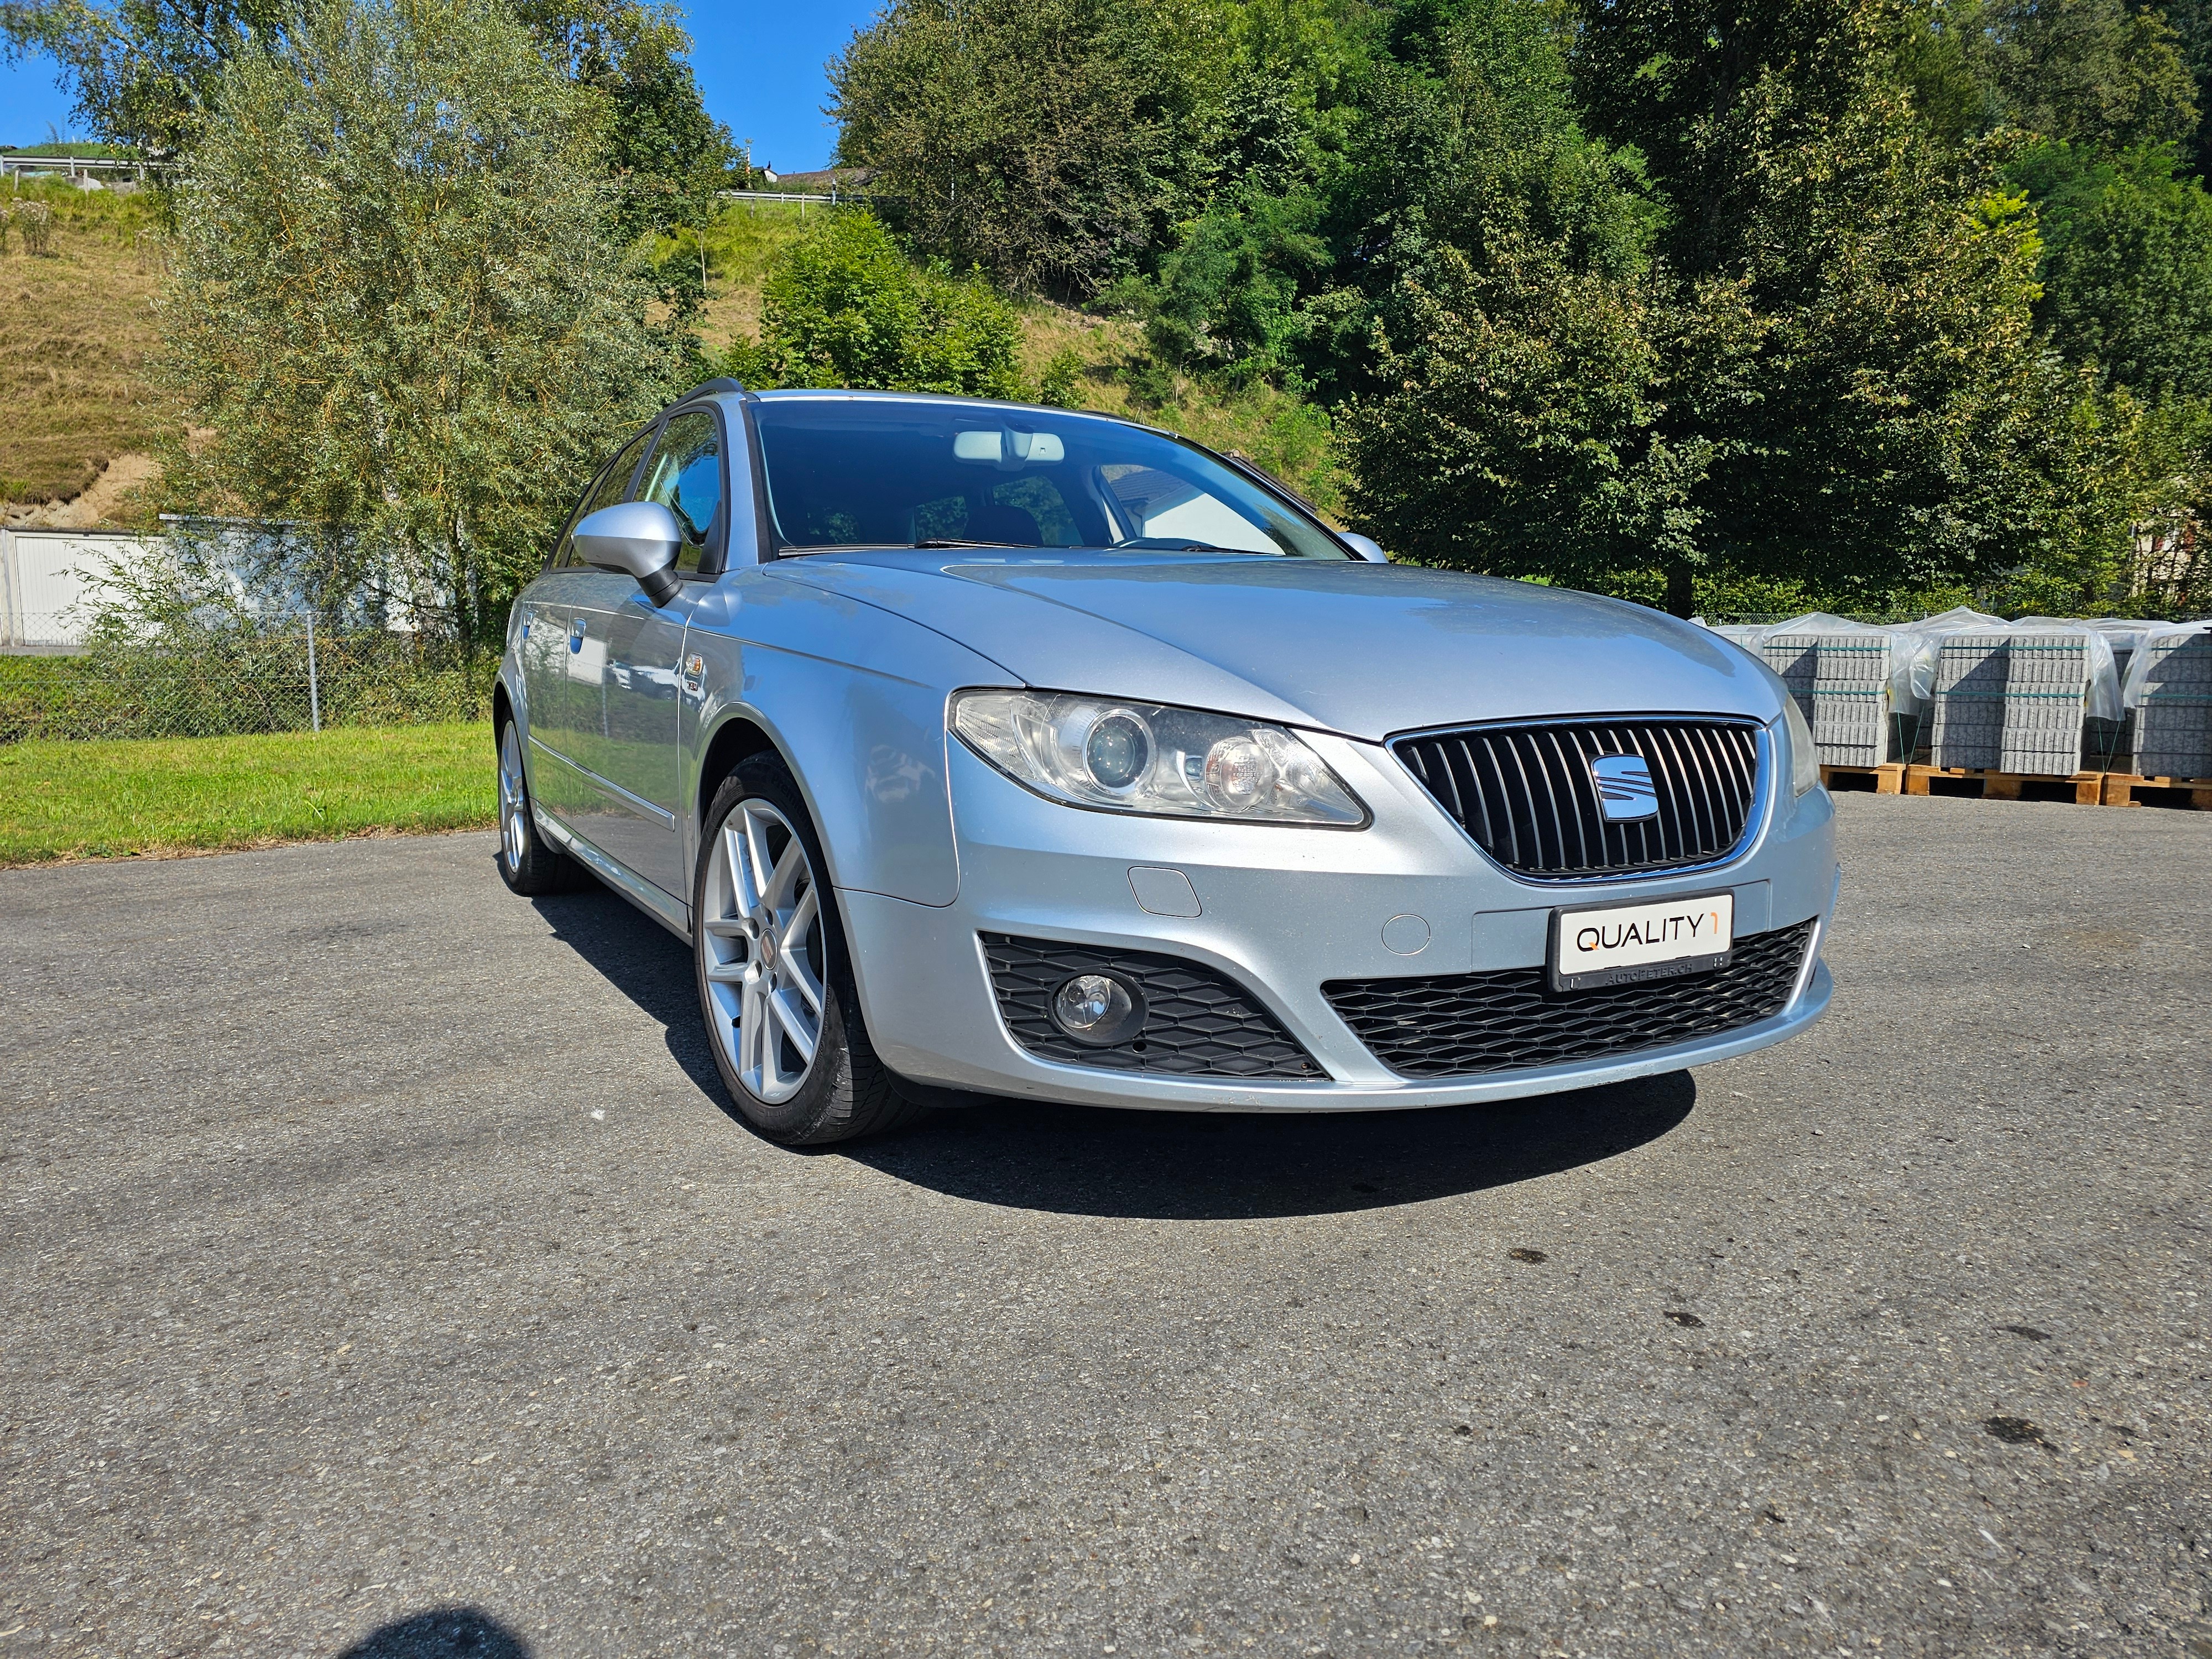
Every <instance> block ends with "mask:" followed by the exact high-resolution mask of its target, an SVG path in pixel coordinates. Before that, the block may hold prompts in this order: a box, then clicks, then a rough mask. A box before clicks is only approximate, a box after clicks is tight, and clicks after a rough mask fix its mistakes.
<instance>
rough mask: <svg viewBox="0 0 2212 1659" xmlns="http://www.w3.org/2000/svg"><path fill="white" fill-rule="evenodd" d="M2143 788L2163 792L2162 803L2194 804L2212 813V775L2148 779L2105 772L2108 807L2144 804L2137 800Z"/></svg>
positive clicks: (2125, 773)
mask: <svg viewBox="0 0 2212 1659" xmlns="http://www.w3.org/2000/svg"><path fill="white" fill-rule="evenodd" d="M2139 790H2157V791H2160V792H2161V799H2160V805H2174V806H2183V805H2187V806H2193V807H2195V808H2196V809H2197V811H2200V812H2212V778H2146V777H2141V776H2138V775H2136V774H2135V773H2133V772H2107V773H2106V774H2105V805H2107V806H2141V805H2142V802H2141V801H2139V800H2137V799H2136V798H2135V797H2136V792H2138V791H2139Z"/></svg>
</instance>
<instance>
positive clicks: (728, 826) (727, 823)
mask: <svg viewBox="0 0 2212 1659" xmlns="http://www.w3.org/2000/svg"><path fill="white" fill-rule="evenodd" d="M819 892H820V890H819V888H818V887H817V884H816V880H815V874H814V866H813V863H812V861H811V860H809V859H808V857H807V856H806V845H805V842H802V841H801V840H800V839H799V834H798V832H797V831H796V830H795V829H793V827H792V824H791V821H790V820H789V819H788V818H787V817H784V815H783V814H782V813H781V812H780V811H777V810H776V809H775V807H774V806H773V805H769V803H768V802H767V801H765V800H762V799H757V798H753V799H745V800H742V801H740V802H738V805H737V806H736V808H735V809H734V810H733V811H732V812H731V813H730V815H729V817H726V818H725V819H724V820H723V821H722V827H721V829H720V830H719V831H718V832H717V834H716V839H715V844H714V856H713V858H712V859H711V860H710V861H709V863H708V872H707V884H706V891H705V893H704V894H703V895H702V898H703V900H704V902H703V903H702V905H701V907H700V908H701V921H700V925H699V934H700V938H699V949H700V951H701V952H702V961H703V965H704V967H705V969H706V979H707V994H708V999H709V1000H710V1001H711V1002H712V1003H713V1005H714V1014H715V1018H714V1019H713V1020H712V1021H711V1022H710V1024H712V1025H713V1027H714V1036H715V1040H716V1041H717V1042H720V1043H721V1044H722V1048H723V1054H724V1057H725V1058H726V1060H729V1062H730V1064H731V1066H732V1069H733V1070H734V1071H735V1072H736V1073H737V1074H738V1079H739V1081H741V1082H742V1083H743V1084H744V1086H745V1089H746V1091H748V1092H749V1093H750V1094H751V1095H752V1096H754V1097H756V1098H757V1099H758V1100H761V1101H763V1102H765V1103H769V1104H774V1103H776V1102H779V1101H784V1100H788V1099H790V1098H791V1097H792V1096H793V1095H794V1094H796V1093H798V1092H799V1086H800V1085H802V1084H804V1083H805V1081H806V1075H807V1073H808V1072H810V1071H811V1070H812V1069H813V1066H814V1055H815V1051H816V1050H817V1048H819V1047H820V1046H821V1042H822V1019H823V1001H824V993H823V982H824V977H825V975H824V969H825V968H826V966H827V963H826V960H825V952H824V945H823V932H822V908H821V900H820V896H819Z"/></svg>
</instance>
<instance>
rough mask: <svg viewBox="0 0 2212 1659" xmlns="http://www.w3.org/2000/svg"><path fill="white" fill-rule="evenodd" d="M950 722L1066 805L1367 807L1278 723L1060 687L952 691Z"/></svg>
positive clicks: (1303, 818)
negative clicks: (954, 693) (1117, 699)
mask: <svg viewBox="0 0 2212 1659" xmlns="http://www.w3.org/2000/svg"><path fill="white" fill-rule="evenodd" d="M952 729H953V730H954V731H955V732H958V733H959V734H960V736H961V738H962V739H963V741H965V742H966V743H967V744H968V746H969V748H971V749H973V750H975V752H976V753H977V754H979V755H981V757H983V758H984V759H985V760H987V761H988V762H990V763H991V764H992V765H994V766H995V767H997V768H998V769H1000V771H1001V772H1004V773H1005V774H1006V775H1007V776H1008V777H1010V778H1012V779H1013V780H1014V781H1016V782H1018V783H1022V784H1026V785H1027V786H1028V787H1030V788H1031V789H1034V790H1036V793H1039V794H1040V795H1043V796H1046V797H1047V798H1048V799H1053V800H1057V801H1064V802H1066V804H1067V805H1071V806H1097V807H1103V808H1105V809H1106V810H1107V811H1115V812H1146V813H1154V814H1163V815H1165V816H1168V817H1186V818H1243V819H1256V820H1259V821H1261V822H1264V823H1330V824H1364V823H1366V822H1367V809H1366V808H1365V807H1364V806H1362V805H1360V804H1359V801H1358V798H1357V797H1356V796H1354V795H1353V794H1352V792H1351V791H1350V790H1349V789H1347V788H1346V787H1344V785H1343V784H1342V783H1341V782H1340V781H1339V780H1338V778H1337V775H1336V774H1335V773H1334V772H1332V771H1330V770H1329V769H1328V763H1327V762H1325V761H1323V760H1322V757H1320V756H1319V755H1316V754H1315V753H1314V751H1313V750H1310V749H1309V748H1308V747H1306V745H1305V744H1304V742H1302V741H1301V740H1300V739H1299V738H1297V737H1295V736H1293V735H1292V734H1291V732H1286V731H1285V730H1284V729H1283V728H1282V727H1281V726H1259V725H1255V724H1254V723H1253V722H1252V721H1250V720H1238V719H1237V718H1235V717H1234V716H1233V715H1229V714H1202V713H1200V711H1198V710H1197V709H1194V708H1163V707H1162V706H1161V705H1159V704H1158V703H1151V702H1115V701H1114V700H1113V699H1111V698H1107V697H1091V696H1079V695H1078V694H1076V693H1073V692H1066V691H963V692H960V693H958V694H957V696H954V698H953V699H952Z"/></svg>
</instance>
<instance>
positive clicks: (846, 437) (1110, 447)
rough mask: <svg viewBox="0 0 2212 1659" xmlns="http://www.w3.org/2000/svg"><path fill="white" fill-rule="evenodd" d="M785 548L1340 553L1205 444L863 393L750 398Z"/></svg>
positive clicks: (1048, 414)
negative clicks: (1199, 445)
mask: <svg viewBox="0 0 2212 1659" xmlns="http://www.w3.org/2000/svg"><path fill="white" fill-rule="evenodd" d="M754 411H755V413H754V418H755V420H756V421H757V422H758V426H759V431H760V442H761V456H762V461H763V467H764V469H765V471H766V472H767V475H768V498H769V516H770V519H771V520H772V522H773V524H774V526H775V533H776V536H777V538H778V539H779V541H780V542H781V545H782V548H783V549H784V550H786V551H792V552H806V551H811V550H817V549H821V548H829V547H1066V548H1085V549H1098V550H1109V551H1110V550H1126V551H1139V550H1168V551H1184V550H1195V551H1200V552H1221V553H1256V554H1264V555H1267V556H1270V557H1283V556H1289V557H1291V558H1302V559H1345V558H1349V557H1350V555H1349V554H1348V553H1346V551H1345V550H1344V548H1343V547H1342V546H1341V545H1340V544H1338V542H1337V541H1336V539H1335V538H1334V537H1332V536H1330V535H1329V534H1328V532H1326V531H1324V530H1322V527H1321V526H1319V525H1316V523H1314V522H1313V520H1310V519H1309V518H1307V517H1306V516H1305V514H1304V513H1301V512H1299V511H1298V510H1297V508H1296V507H1292V506H1291V503H1290V502H1288V501H1285V500H1284V499H1283V498H1282V497H1280V496H1279V495H1276V494H1275V493H1274V492H1273V490H1270V489H1267V488H1265V487H1264V486H1262V485H1261V483H1259V482H1258V481H1256V480H1255V479H1252V478H1249V477H1245V476H1244V475H1243V473H1241V472H1238V471H1237V470H1236V469H1234V468H1233V467H1230V466H1226V465H1223V464H1222V463H1221V462H1219V461H1218V460H1215V459H1213V458H1212V456H1210V455H1207V454H1206V453H1204V452H1203V451H1201V450H1199V449H1196V448H1194V447H1191V446H1190V445H1188V444H1184V443H1179V442H1177V441H1176V440H1174V439H1172V438H1168V437H1164V436H1162V435H1159V434H1158V433H1153V432H1146V431H1145V430H1143V429H1142V428H1139V427H1133V426H1127V425H1124V424H1122V423H1121V422H1119V421H1113V420H1106V419H1102V418H1099V417H1097V416H1081V415H1061V414H1057V413H1054V412H1053V411H1051V410H1029V409H1021V410H1016V409H995V408H992V407H990V406H989V405H987V404H972V405H970V404H924V403H892V402H884V401H878V400H875V399H872V398H793V399H791V400H789V401H785V400H782V399H772V400H769V401H765V402H763V403H759V404H755V405H754Z"/></svg>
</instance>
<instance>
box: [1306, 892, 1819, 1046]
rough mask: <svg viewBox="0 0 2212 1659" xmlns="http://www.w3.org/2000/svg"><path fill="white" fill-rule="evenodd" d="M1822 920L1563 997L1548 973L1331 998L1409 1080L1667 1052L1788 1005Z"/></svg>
mask: <svg viewBox="0 0 2212 1659" xmlns="http://www.w3.org/2000/svg"><path fill="white" fill-rule="evenodd" d="M1812 931H1813V924H1812V923H1811V922H1809V921H1802V922H1799V923H1798V924H1797V925H1796V927H1782V928H1778V929H1776V930H1775V931H1774V932H1773V933H1755V934H1753V936H1752V937H1750V938H1749V939H1738V940H1737V941H1736V944H1735V951H1733V952H1732V953H1731V955H1730V956H1729V962H1728V965H1727V966H1726V967H1724V968H1719V969H1714V970H1712V971H1711V972H1710V973H1704V974H1693V975H1686V976H1685V977H1683V978H1681V979H1662V980H1652V981H1645V982H1644V983H1640V984H1628V985H1607V986H1601V987H1599V988H1598V989H1596V990H1592V991H1576V992H1571V993H1566V994H1557V995H1555V994H1553V992H1552V990H1551V988H1550V985H1549V979H1548V975H1547V974H1546V973H1545V970H1544V969H1541V968H1509V969H1503V970H1500V971H1498V972H1494V973H1484V974H1449V975H1443V976H1441V977H1438V978H1435V979H1340V980H1332V981H1329V982H1328V984H1326V985H1324V986H1322V987H1321V988H1322V995H1323V996H1325V997H1327V998H1328V1001H1329V1006H1331V1007H1333V1008H1334V1009H1335V1010H1336V1012H1337V1013H1338V1014H1339V1015H1340V1016H1341V1017H1342V1018H1343V1020H1344V1023H1345V1024H1346V1025H1349V1026H1350V1027H1351V1028H1352V1030H1353V1031H1354V1032H1355V1033H1356V1034H1357V1035H1358V1038H1359V1040H1360V1041H1361V1042H1364V1043H1365V1044H1366V1045H1367V1046H1368V1048H1370V1050H1371V1051H1372V1052H1373V1054H1374V1055H1375V1057H1376V1059H1377V1060H1381V1061H1382V1062H1383V1064H1384V1065H1385V1066H1389V1068H1390V1069H1391V1070H1392V1071H1394V1072H1395V1073H1398V1074H1399V1075H1400V1076H1401V1077H1416V1078H1435V1077H1477V1076H1480V1075H1481V1074H1482V1073H1486V1072H1516V1071H1525V1070H1527V1069H1528V1068H1529V1067H1531V1066H1569V1065H1573V1064H1575V1063H1576V1062H1577V1061H1581V1060H1599V1059H1603V1058H1606V1057H1608V1056H1611V1055H1616V1054H1640V1053H1642V1052H1643V1051H1644V1050H1645V1049H1647V1048H1669V1047H1671V1046H1672V1045H1674V1044H1675V1043H1677V1042H1692V1041H1694V1040H1695V1039H1697V1038H1699V1037H1708V1036H1719V1035H1720V1034H1721V1033H1723V1032H1724V1031H1733V1030H1738V1029H1739V1028H1741V1027H1742V1026H1746V1025H1756V1024H1758V1023H1759V1021H1761V1020H1763V1019H1771V1018H1773V1017H1774V1016H1775V1015H1777V1014H1778V1013H1780V1012H1782V1011H1783V1009H1784V1007H1785V1006H1788V1004H1789V1001H1790V991H1791V989H1792V988H1793V987H1795V986H1796V982H1797V972H1798V969H1801V968H1802V966H1803V965H1804V962H1805V946H1806V941H1807V939H1808V937H1809V936H1810V935H1811V933H1812Z"/></svg>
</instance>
